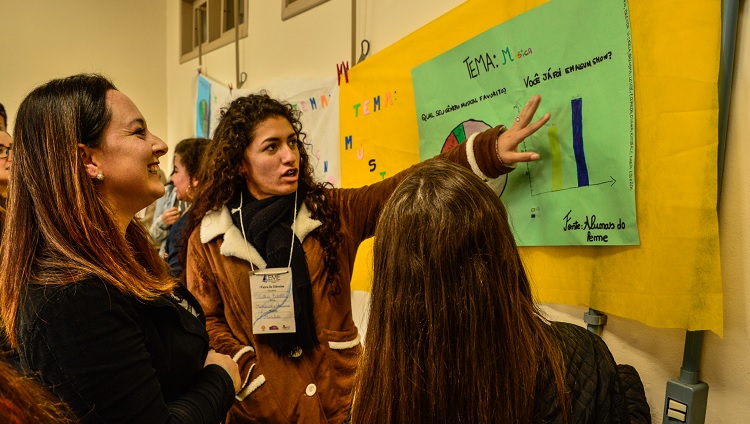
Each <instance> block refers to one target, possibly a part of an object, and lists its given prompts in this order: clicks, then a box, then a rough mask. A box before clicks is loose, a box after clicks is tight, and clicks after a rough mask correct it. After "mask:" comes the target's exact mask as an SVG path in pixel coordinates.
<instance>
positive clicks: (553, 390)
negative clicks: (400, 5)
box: [351, 161, 650, 424]
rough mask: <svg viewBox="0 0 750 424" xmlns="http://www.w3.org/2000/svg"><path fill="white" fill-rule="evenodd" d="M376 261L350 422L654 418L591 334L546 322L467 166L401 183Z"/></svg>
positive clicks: (580, 423)
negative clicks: (628, 389)
mask: <svg viewBox="0 0 750 424" xmlns="http://www.w3.org/2000/svg"><path fill="white" fill-rule="evenodd" d="M373 255H374V263H373V269H372V275H373V284H372V293H371V299H370V311H369V316H370V317H371V319H370V321H369V325H368V329H367V335H366V337H365V342H364V353H363V355H362V362H361V364H360V367H359V371H358V374H357V379H356V381H357V383H356V386H355V391H354V404H353V407H352V417H351V422H352V423H406V422H408V423H414V424H432V423H438V422H443V423H473V424H493V423H576V424H586V423H591V424H594V423H631V416H630V412H629V409H628V406H629V404H632V405H634V406H636V407H637V409H638V410H639V411H640V412H641V414H640V415H638V414H635V416H637V417H639V418H644V417H645V418H644V419H645V420H642V421H632V422H650V414H649V408H648V404H647V403H646V400H645V393H644V392H643V386H642V384H641V383H640V378H638V379H637V384H638V386H639V391H640V396H638V397H635V398H634V399H628V398H627V397H626V395H625V390H624V388H623V387H622V386H621V379H620V375H619V373H618V367H617V365H616V364H615V361H614V359H613V358H612V354H611V353H610V352H609V349H608V348H607V346H606V345H605V344H604V342H603V341H602V339H601V338H599V336H597V335H595V334H593V333H591V332H589V331H587V330H586V329H584V328H582V327H579V326H575V325H573V324H566V323H559V322H549V321H547V320H546V319H544V318H543V315H542V312H541V311H540V310H539V308H538V307H537V306H536V304H535V303H534V299H533V297H532V290H531V286H530V283H529V279H528V276H527V275H526V271H525V270H524V266H523V263H522V261H521V257H520V255H519V253H518V248H517V246H516V242H515V239H514V236H513V233H512V231H511V228H510V225H509V224H508V215H507V212H506V210H505V207H504V206H503V204H502V201H501V200H500V198H499V197H498V196H497V195H496V194H495V193H493V192H492V190H490V188H489V187H488V186H487V184H486V183H485V182H483V181H481V180H480V179H479V178H477V176H476V175H475V174H473V173H471V172H469V171H468V170H467V169H465V168H462V167H460V166H458V165H456V164H453V163H450V162H446V161H430V162H429V163H425V165H424V166H422V167H420V168H419V169H418V170H416V171H414V172H413V173H412V174H411V175H409V176H408V177H407V178H406V179H404V180H403V181H402V182H401V184H400V185H399V186H398V188H396V190H395V192H394V193H393V195H391V197H390V199H389V200H388V202H386V204H385V206H384V207H383V212H382V214H381V216H380V220H379V221H378V225H377V228H376V230H375V244H374V248H373ZM630 369H631V370H632V371H633V372H634V371H635V370H634V369H632V367H631V368H630ZM635 376H636V377H637V373H635Z"/></svg>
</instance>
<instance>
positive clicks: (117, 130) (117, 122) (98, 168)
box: [81, 90, 167, 226]
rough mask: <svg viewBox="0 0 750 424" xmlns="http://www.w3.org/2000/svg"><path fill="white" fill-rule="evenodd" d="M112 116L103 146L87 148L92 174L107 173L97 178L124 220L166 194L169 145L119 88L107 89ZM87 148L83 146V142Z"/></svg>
mask: <svg viewBox="0 0 750 424" xmlns="http://www.w3.org/2000/svg"><path fill="white" fill-rule="evenodd" d="M107 107H108V108H109V110H110V111H111V114H112V118H111V120H110V122H109V124H107V127H106V128H105V130H104V135H103V137H104V140H103V142H102V143H101V145H100V146H99V147H95V148H86V149H87V154H88V157H89V159H88V160H87V164H86V169H87V172H88V173H89V176H91V177H92V178H94V177H96V175H97V174H99V173H101V174H102V175H104V179H103V180H102V181H97V185H98V187H99V190H100V192H101V193H102V194H103V195H104V196H105V197H106V198H107V200H108V201H109V203H110V205H112V207H113V208H114V209H115V213H116V214H117V215H118V219H119V220H120V223H121V224H125V226H127V223H129V222H130V220H131V219H132V218H133V216H135V214H136V213H137V212H138V211H140V210H141V209H143V208H145V207H146V206H148V205H149V204H151V203H152V202H153V201H155V200H156V199H158V198H159V197H161V196H162V195H163V194H164V186H163V185H162V182H161V178H160V177H159V157H160V156H162V155H164V154H165V153H166V152H167V145H166V144H164V142H163V141H162V140H161V139H160V138H159V137H156V136H155V135H153V134H152V133H151V132H150V131H149V130H148V127H147V126H146V120H145V119H144V118H143V115H141V112H140V111H139V110H138V108H137V107H136V106H135V104H134V103H133V101H132V100H130V99H129V98H128V97H127V96H126V95H124V94H122V93H120V92H119V91H116V90H110V91H108V92H107ZM81 147H82V148H83V146H81Z"/></svg>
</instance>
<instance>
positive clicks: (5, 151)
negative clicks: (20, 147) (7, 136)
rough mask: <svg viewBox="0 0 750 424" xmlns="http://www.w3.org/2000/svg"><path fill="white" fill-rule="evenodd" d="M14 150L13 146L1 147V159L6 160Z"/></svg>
mask: <svg viewBox="0 0 750 424" xmlns="http://www.w3.org/2000/svg"><path fill="white" fill-rule="evenodd" d="M11 148H13V146H12V145H11V146H2V145H0V159H5V158H7V157H8V155H9V154H10V149H11Z"/></svg>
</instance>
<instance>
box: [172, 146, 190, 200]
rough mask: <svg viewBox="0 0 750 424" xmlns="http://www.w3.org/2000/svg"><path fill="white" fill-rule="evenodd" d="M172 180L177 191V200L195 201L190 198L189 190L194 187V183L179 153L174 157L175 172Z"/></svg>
mask: <svg viewBox="0 0 750 424" xmlns="http://www.w3.org/2000/svg"><path fill="white" fill-rule="evenodd" d="M170 179H171V180H172V183H173V184H174V188H175V190H176V191H177V195H176V196H177V200H182V201H184V202H191V201H192V200H193V199H192V198H191V197H190V196H188V188H189V187H190V186H191V185H192V184H191V182H192V181H191V178H190V175H188V172H187V168H185V165H183V163H182V155H180V154H178V153H175V155H174V171H173V172H172V176H171V177H170Z"/></svg>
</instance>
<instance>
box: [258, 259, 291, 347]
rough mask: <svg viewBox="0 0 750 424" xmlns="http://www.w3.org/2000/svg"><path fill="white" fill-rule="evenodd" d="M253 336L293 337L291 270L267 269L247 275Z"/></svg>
mask: <svg viewBox="0 0 750 424" xmlns="http://www.w3.org/2000/svg"><path fill="white" fill-rule="evenodd" d="M250 293H252V304H253V334H274V333H294V332H296V331H297V328H296V326H295V321H294V295H293V293H292V269H291V268H269V269H262V270H257V271H255V273H254V274H250Z"/></svg>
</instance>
